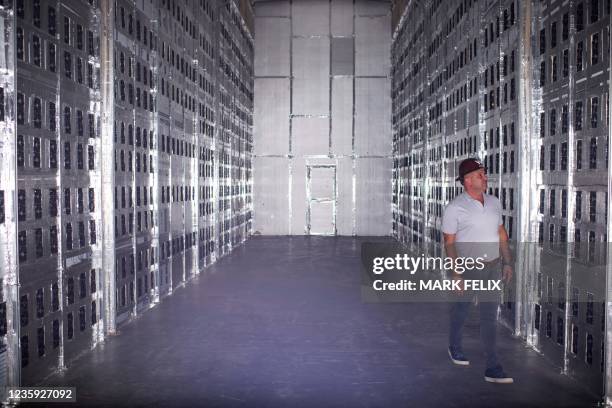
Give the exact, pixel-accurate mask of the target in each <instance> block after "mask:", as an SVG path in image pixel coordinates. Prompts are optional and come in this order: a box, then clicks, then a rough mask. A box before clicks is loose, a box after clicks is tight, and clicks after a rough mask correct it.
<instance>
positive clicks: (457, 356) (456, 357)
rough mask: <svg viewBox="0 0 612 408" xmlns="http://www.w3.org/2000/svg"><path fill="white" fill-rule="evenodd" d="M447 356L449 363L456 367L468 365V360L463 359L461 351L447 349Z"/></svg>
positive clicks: (463, 355)
mask: <svg viewBox="0 0 612 408" xmlns="http://www.w3.org/2000/svg"><path fill="white" fill-rule="evenodd" d="M448 355H449V357H450V359H451V361H452V362H453V363H455V364H457V365H463V366H466V365H470V360H468V359H467V357H465V354H463V352H462V351H458V350H454V349H452V348H451V347H449V348H448Z"/></svg>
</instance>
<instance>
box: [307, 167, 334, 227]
mask: <svg viewBox="0 0 612 408" xmlns="http://www.w3.org/2000/svg"><path fill="white" fill-rule="evenodd" d="M336 190H337V188H336V166H335V165H308V166H307V171H306V197H307V200H308V210H307V214H306V222H307V234H309V235H336Z"/></svg>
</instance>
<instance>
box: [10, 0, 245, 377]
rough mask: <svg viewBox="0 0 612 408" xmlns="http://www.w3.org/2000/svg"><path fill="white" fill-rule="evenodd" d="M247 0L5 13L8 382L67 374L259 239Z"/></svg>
mask: <svg viewBox="0 0 612 408" xmlns="http://www.w3.org/2000/svg"><path fill="white" fill-rule="evenodd" d="M243 3H244V2H241V3H240V4H237V3H236V2H234V1H205V0H189V1H185V2H175V1H170V0H156V1H151V2H139V1H138V2H135V1H129V0H87V1H85V0H82V1H70V2H68V1H63V0H55V1H49V0H33V1H32V2H26V1H24V0H15V1H13V2H8V4H7V3H6V2H5V4H4V5H0V21H1V22H2V23H3V26H2V28H1V29H2V30H4V32H5V36H4V37H3V38H4V41H6V43H4V44H3V45H4V47H3V49H4V50H5V54H4V55H3V56H2V58H0V64H1V65H2V68H3V70H2V74H1V75H2V84H1V85H2V86H1V88H2V90H1V92H0V124H1V126H0V128H1V129H2V142H3V143H2V144H0V149H2V153H3V154H2V159H1V160H2V168H3V172H2V175H1V177H0V248H1V253H2V256H3V261H4V262H2V266H1V268H2V269H1V272H2V298H1V299H0V300H1V302H0V335H2V340H3V342H2V347H0V359H2V360H3V361H4V363H3V365H2V369H1V370H0V382H2V383H3V384H14V385H16V384H36V383H39V382H40V381H41V380H43V379H44V378H45V377H46V376H48V375H49V374H51V373H52V372H54V371H55V370H57V369H63V368H64V367H66V365H67V364H69V362H70V361H71V360H73V359H74V358H75V357H77V356H78V355H79V354H80V353H82V352H85V351H86V350H88V349H90V348H92V347H93V346H95V345H96V344H97V343H99V342H100V341H102V340H103V339H104V338H105V336H107V335H109V334H113V333H115V332H116V325H118V324H121V323H123V322H126V321H129V320H131V319H133V318H135V317H137V316H138V315H139V314H140V313H142V312H143V311H144V310H146V309H148V308H150V307H152V306H154V305H155V304H156V303H158V302H159V301H160V300H161V299H162V298H163V297H164V296H167V295H169V294H171V293H172V292H173V291H174V290H176V289H177V288H178V287H180V286H182V285H184V284H185V283H186V282H188V281H189V280H190V278H192V277H193V276H195V275H197V274H199V273H201V272H202V271H204V268H205V267H206V266H208V265H210V264H211V263H213V262H214V261H215V260H216V259H218V257H220V256H223V255H224V254H227V253H229V252H230V251H231V250H232V248H233V247H235V246H237V245H239V244H240V243H242V242H243V241H244V240H246V239H247V238H248V237H249V235H250V233H251V226H250V219H251V207H252V196H251V152H252V113H253V68H252V67H253V39H252V35H251V33H250V29H249V26H248V22H249V21H251V20H252V17H250V16H249V15H248V14H249V13H252V11H251V10H250V7H249V6H248V5H245V4H243ZM245 13H246V14H245ZM5 168H6V169H8V171H4V169H5ZM17 316H19V318H18V319H17Z"/></svg>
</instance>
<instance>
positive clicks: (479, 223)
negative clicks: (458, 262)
mask: <svg viewBox="0 0 612 408" xmlns="http://www.w3.org/2000/svg"><path fill="white" fill-rule="evenodd" d="M483 195H484V205H482V204H481V203H480V201H478V200H475V199H473V198H472V197H470V195H469V194H468V193H466V192H464V193H462V194H459V195H458V196H457V197H455V199H454V200H453V201H451V202H450V203H449V204H448V205H447V206H446V209H445V210H444V215H443V216H442V232H444V233H445V234H455V235H456V243H457V244H456V245H455V246H456V248H457V255H458V256H461V257H472V258H476V257H483V258H484V259H485V261H487V262H490V261H493V260H495V259H497V258H499V226H500V225H502V224H503V221H502V208H501V203H500V202H499V199H498V198H497V197H495V196H492V195H489V194H483Z"/></svg>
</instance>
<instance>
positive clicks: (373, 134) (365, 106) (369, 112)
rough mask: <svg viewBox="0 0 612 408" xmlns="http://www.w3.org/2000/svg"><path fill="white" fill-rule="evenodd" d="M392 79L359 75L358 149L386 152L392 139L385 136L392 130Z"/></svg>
mask: <svg viewBox="0 0 612 408" xmlns="http://www.w3.org/2000/svg"><path fill="white" fill-rule="evenodd" d="M389 84H390V82H389V79H387V78H356V79H355V153H356V154H358V155H376V156H385V155H389V154H390V152H391V148H392V145H391V140H389V139H383V138H382V137H381V136H382V135H385V134H388V133H389V132H390V126H391V125H390V123H391V120H390V114H389V111H390V107H389V104H390V101H389V99H388V98H387V97H386V96H387V95H389V93H390V90H389Z"/></svg>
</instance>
